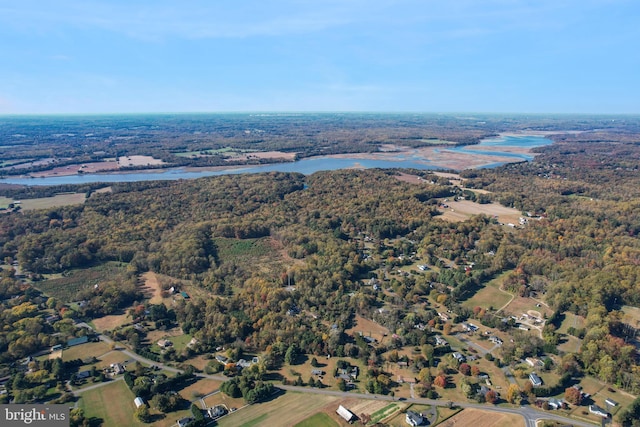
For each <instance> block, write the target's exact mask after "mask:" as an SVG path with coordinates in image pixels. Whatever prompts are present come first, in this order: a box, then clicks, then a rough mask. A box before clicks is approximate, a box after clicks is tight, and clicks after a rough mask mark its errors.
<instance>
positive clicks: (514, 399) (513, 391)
mask: <svg viewBox="0 0 640 427" xmlns="http://www.w3.org/2000/svg"><path fill="white" fill-rule="evenodd" d="M505 398H506V399H507V402H509V403H514V404H516V405H518V404H520V401H521V400H522V393H521V391H520V387H518V384H511V385H510V386H509V388H508V389H507V395H506V396H505Z"/></svg>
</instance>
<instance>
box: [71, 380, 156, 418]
mask: <svg viewBox="0 0 640 427" xmlns="http://www.w3.org/2000/svg"><path fill="white" fill-rule="evenodd" d="M134 398H135V396H134V395H133V393H131V390H129V388H128V387H127V384H125V382H124V381H114V382H112V383H111V384H109V385H105V386H103V387H99V388H96V389H93V390H89V391H86V392H84V393H82V396H81V398H80V401H79V405H80V408H82V409H83V410H84V414H85V416H86V417H87V418H91V417H96V418H100V419H102V420H103V423H102V425H103V426H104V427H110V426H114V427H115V426H131V427H135V426H144V425H145V424H144V423H141V422H140V421H138V420H137V419H136V418H135V417H134V415H133V414H134V411H135V405H134V403H133V399H134Z"/></svg>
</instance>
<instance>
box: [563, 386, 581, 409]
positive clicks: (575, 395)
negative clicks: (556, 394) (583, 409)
mask: <svg viewBox="0 0 640 427" xmlns="http://www.w3.org/2000/svg"><path fill="white" fill-rule="evenodd" d="M564 400H566V401H567V402H569V403H571V404H573V405H580V403H582V393H580V390H578V389H577V388H575V387H568V388H567V389H565V391H564Z"/></svg>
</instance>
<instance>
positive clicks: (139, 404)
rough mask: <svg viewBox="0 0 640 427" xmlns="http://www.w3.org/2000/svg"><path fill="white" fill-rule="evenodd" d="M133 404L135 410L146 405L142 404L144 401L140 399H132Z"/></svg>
mask: <svg viewBox="0 0 640 427" xmlns="http://www.w3.org/2000/svg"><path fill="white" fill-rule="evenodd" d="M133 403H134V404H135V405H136V408H139V407H141V406H145V405H146V404H145V403H144V400H143V399H142V398H141V397H139V396H138V397H136V398H135V399H133Z"/></svg>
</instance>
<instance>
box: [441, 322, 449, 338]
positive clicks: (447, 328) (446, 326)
mask: <svg viewBox="0 0 640 427" xmlns="http://www.w3.org/2000/svg"><path fill="white" fill-rule="evenodd" d="M442 333H443V334H445V335H451V323H445V324H444V326H443V327H442Z"/></svg>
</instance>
